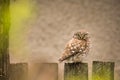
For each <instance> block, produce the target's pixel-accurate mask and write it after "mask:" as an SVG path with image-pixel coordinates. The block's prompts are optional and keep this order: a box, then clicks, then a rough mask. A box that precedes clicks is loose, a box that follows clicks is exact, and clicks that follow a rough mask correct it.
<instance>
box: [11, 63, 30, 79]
mask: <svg viewBox="0 0 120 80" xmlns="http://www.w3.org/2000/svg"><path fill="white" fill-rule="evenodd" d="M27 78H28V64H27V63H17V64H10V66H9V80H27Z"/></svg>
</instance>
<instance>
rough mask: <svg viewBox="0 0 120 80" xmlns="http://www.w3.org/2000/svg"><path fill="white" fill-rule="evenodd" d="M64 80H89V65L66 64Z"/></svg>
mask: <svg viewBox="0 0 120 80" xmlns="http://www.w3.org/2000/svg"><path fill="white" fill-rule="evenodd" d="M64 80H88V64H87V63H79V62H78V63H65V69H64Z"/></svg>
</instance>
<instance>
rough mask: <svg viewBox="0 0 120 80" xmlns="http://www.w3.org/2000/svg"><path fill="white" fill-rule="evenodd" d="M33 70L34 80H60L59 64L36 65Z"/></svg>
mask: <svg viewBox="0 0 120 80" xmlns="http://www.w3.org/2000/svg"><path fill="white" fill-rule="evenodd" d="M34 68H35V69H34ZM33 70H34V71H32V72H33V73H32V74H33V75H34V77H33V78H32V80H58V64H57V63H35V64H33ZM32 74H31V75H32Z"/></svg>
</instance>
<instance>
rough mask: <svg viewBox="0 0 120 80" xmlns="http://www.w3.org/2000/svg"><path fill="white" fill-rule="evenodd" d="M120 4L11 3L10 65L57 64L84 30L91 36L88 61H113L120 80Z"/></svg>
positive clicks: (119, 0)
mask: <svg viewBox="0 0 120 80" xmlns="http://www.w3.org/2000/svg"><path fill="white" fill-rule="evenodd" d="M119 4H120V0H11V18H12V21H11V23H12V26H11V31H10V59H11V63H17V62H29V63H30V62H41V61H45V62H58V58H59V57H60V56H61V52H62V51H63V49H64V45H65V44H66V43H67V42H68V41H69V40H70V39H71V38H72V35H73V33H74V32H76V31H78V30H81V29H82V30H86V31H88V32H89V33H90V37H91V38H90V41H91V48H90V52H89V55H88V56H87V57H86V59H85V61H88V62H91V61H93V60H99V61H114V62H115V66H116V67H115V72H116V74H115V78H116V80H119V79H120V77H119V75H120V67H119V66H120V54H119V52H120V5H119ZM16 6H17V7H16ZM14 7H16V8H14ZM18 13H20V14H18Z"/></svg>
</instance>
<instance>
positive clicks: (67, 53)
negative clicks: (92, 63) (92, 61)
mask: <svg viewBox="0 0 120 80" xmlns="http://www.w3.org/2000/svg"><path fill="white" fill-rule="evenodd" d="M88 52H89V37H88V32H83V31H78V32H76V33H74V35H73V38H72V39H71V40H70V41H69V42H68V43H67V44H66V46H65V49H64V51H63V53H62V57H61V58H60V59H59V62H63V61H67V62H82V59H83V56H84V55H87V54H88Z"/></svg>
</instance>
